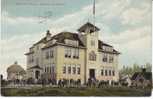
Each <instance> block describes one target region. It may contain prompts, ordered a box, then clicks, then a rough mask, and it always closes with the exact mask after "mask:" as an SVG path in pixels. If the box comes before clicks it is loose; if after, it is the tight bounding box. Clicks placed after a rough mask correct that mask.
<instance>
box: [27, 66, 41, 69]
mask: <svg viewBox="0 0 153 99" xmlns="http://www.w3.org/2000/svg"><path fill="white" fill-rule="evenodd" d="M28 69H42V68H41V67H40V66H38V65H36V66H33V67H30V68H28Z"/></svg>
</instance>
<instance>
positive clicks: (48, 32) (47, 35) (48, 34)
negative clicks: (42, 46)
mask: <svg viewBox="0 0 153 99" xmlns="http://www.w3.org/2000/svg"><path fill="white" fill-rule="evenodd" d="M46 39H47V41H48V40H50V39H51V33H50V31H49V30H47V32H46Z"/></svg>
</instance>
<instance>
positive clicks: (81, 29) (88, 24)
mask: <svg viewBox="0 0 153 99" xmlns="http://www.w3.org/2000/svg"><path fill="white" fill-rule="evenodd" d="M87 28H89V29H91V30H92V32H95V31H99V30H100V29H99V28H98V27H96V26H94V25H93V24H91V23H90V22H87V23H86V24H84V25H82V26H81V27H80V28H79V29H78V31H79V32H85V30H86V29H87Z"/></svg>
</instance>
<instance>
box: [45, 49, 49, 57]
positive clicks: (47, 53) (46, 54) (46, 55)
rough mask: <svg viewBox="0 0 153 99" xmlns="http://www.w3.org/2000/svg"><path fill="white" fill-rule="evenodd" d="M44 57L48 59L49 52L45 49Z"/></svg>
mask: <svg viewBox="0 0 153 99" xmlns="http://www.w3.org/2000/svg"><path fill="white" fill-rule="evenodd" d="M45 57H46V59H49V52H48V51H46V53H45Z"/></svg>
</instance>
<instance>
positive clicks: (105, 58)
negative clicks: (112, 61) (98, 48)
mask: <svg viewBox="0 0 153 99" xmlns="http://www.w3.org/2000/svg"><path fill="white" fill-rule="evenodd" d="M103 62H107V54H104V56H103Z"/></svg>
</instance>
